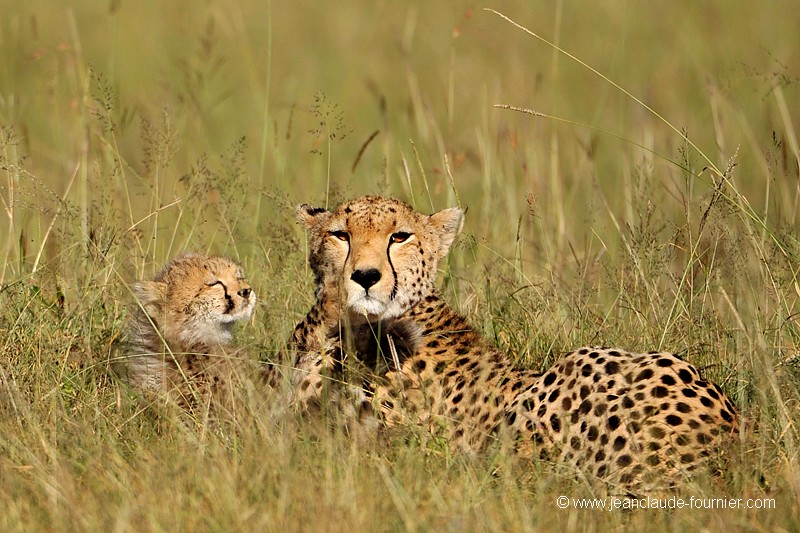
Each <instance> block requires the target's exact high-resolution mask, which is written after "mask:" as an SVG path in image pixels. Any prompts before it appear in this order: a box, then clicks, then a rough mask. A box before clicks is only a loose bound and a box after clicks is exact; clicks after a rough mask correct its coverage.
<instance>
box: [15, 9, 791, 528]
mask: <svg viewBox="0 0 800 533" xmlns="http://www.w3.org/2000/svg"><path fill="white" fill-rule="evenodd" d="M485 7H490V8H493V9H496V10H497V11H499V12H502V14H503V15H505V16H506V17H508V18H510V19H512V20H513V21H515V22H516V23H517V24H519V25H520V26H522V27H518V26H516V25H514V24H513V23H512V22H511V21H509V20H506V19H505V18H504V17H503V16H500V15H499V14H498V13H494V12H491V11H487V10H485V9H484V8H485ZM0 12H2V15H0V207H1V208H2V210H1V211H0V530H2V531H35V530H45V531H62V530H64V531H72V530H77V531H82V530H99V531H235V530H241V531H259V530H268V531H275V530H280V531H287V530H289V531H294V530H306V531H314V530H327V531H354V530H392V531H397V530H436V531H461V530H471V531H482V530H503V531H540V530H541V531H553V530H556V529H558V530H561V531H606V530H609V529H620V530H621V529H628V528H630V529H644V528H647V529H648V530H650V531H668V530H676V531H683V530H712V531H713V530H723V529H728V530H756V531H781V530H783V531H797V530H798V528H800V518H798V516H800V504H798V501H799V500H800V467H799V466H798V453H800V442H798V440H799V439H800V434H799V433H798V427H799V426H798V425H799V424H800V412H798V406H799V404H800V355H798V354H800V348H799V346H798V345H799V344H800V280H799V279H798V273H799V272H800V239H799V238H798V237H799V236H800V176H799V175H798V165H799V164H800V151H798V133H799V132H798V129H799V128H798V127H799V126H800V54H798V40H797V28H798V26H800V11H799V10H798V9H797V6H796V5H795V4H794V3H793V2H783V1H776V2H749V1H734V2H725V3H721V2H702V3H701V2H657V3H652V2H636V1H627V2H622V1H621V2H613V3H605V2H603V3H595V2H591V3H590V2H581V3H576V2H561V1H553V2H502V3H498V4H473V3H469V2H461V1H456V2H422V1H412V2H385V1H378V2H355V1H350V0H342V1H339V2H336V3H329V4H322V3H317V2H307V1H301V2H270V1H266V2H257V1H255V0H244V1H241V2H234V1H230V0H208V1H205V2H188V1H185V0H178V1H173V2H153V1H150V2H127V1H124V0H111V1H106V2H95V1H84V2H48V1H43V0H31V1H26V2H12V1H6V0H3V1H0ZM526 30H527V31H526ZM497 106H505V107H497ZM367 193H378V194H386V195H393V196H398V197H401V198H403V199H405V200H407V201H409V202H410V203H412V204H413V205H414V206H415V207H416V208H417V209H419V210H422V211H426V212H432V211H433V210H438V209H441V208H444V207H449V206H455V205H460V206H462V207H463V208H466V209H467V210H468V211H467V222H466V226H465V231H464V234H463V235H462V236H461V238H460V240H459V241H458V243H457V245H456V246H455V249H454V250H453V252H452V253H451V255H450V258H449V261H448V263H447V264H446V265H444V268H443V272H442V273H441V275H440V281H441V282H442V285H443V288H444V292H445V294H446V295H447V298H448V300H449V301H450V302H451V303H452V304H453V306H455V307H457V308H458V309H460V310H461V311H462V312H464V313H465V314H467V315H468V316H469V317H470V318H471V320H472V321H473V323H474V324H475V325H476V326H477V327H478V328H479V329H481V330H482V331H483V332H484V333H485V335H487V336H488V337H489V338H491V339H492V340H493V341H494V342H495V343H496V344H497V345H498V346H500V347H502V348H503V349H505V350H507V351H508V353H509V356H510V357H514V358H516V359H517V361H518V363H519V364H520V365H523V366H527V367H530V368H532V369H534V370H542V369H544V368H546V367H547V366H548V365H549V364H551V363H552V362H553V360H554V359H555V358H557V357H558V356H559V355H560V354H562V353H564V352H565V351H567V350H569V349H571V348H574V347H577V346H580V345H585V344H600V345H616V346H621V347H624V348H628V349H631V350H641V351H647V350H654V349H664V350H671V351H674V352H677V353H680V354H682V355H683V356H684V357H685V358H687V359H688V360H689V361H691V362H692V363H694V364H695V365H696V366H698V367H699V368H701V369H702V370H703V372H704V373H705V374H706V375H708V376H709V377H711V378H712V379H713V380H715V381H716V382H717V383H719V384H720V385H721V386H722V388H723V389H724V390H725V391H726V392H727V393H728V394H729V395H730V396H731V398H732V399H733V400H734V401H735V403H736V404H737V405H738V406H739V407H740V409H741V411H742V415H743V420H744V427H745V429H744V431H743V432H742V434H741V436H740V437H737V438H736V440H735V442H733V443H732V444H731V446H730V447H729V449H726V450H725V451H724V452H723V453H721V456H720V457H719V458H718V459H717V460H715V461H713V463H714V464H713V465H712V466H713V467H715V468H716V469H717V470H718V472H717V475H714V476H711V475H709V476H700V477H699V478H698V479H697V480H696V482H693V483H691V484H689V485H688V486H686V487H684V488H683V489H682V490H681V492H680V494H679V495H680V496H682V497H685V498H686V499H688V498H689V497H691V496H695V497H703V498H745V499H747V498H769V499H770V500H771V501H772V502H773V503H772V505H773V506H774V508H773V509H766V510H763V509H762V510H758V509H739V510H731V509H675V510H668V511H665V510H652V509H651V510H636V511H630V512H622V511H614V512H608V511H600V510H580V509H575V508H574V506H572V505H570V506H569V508H567V509H563V510H562V509H559V508H558V507H557V506H556V498H557V497H558V496H559V495H567V496H570V497H576V498H578V497H594V496H597V497H604V496H605V492H604V491H603V489H602V488H598V487H597V486H596V485H595V484H593V483H591V482H590V481H589V480H587V479H586V478H585V477H582V476H581V475H580V473H579V472H575V471H574V470H571V469H567V468H565V467H561V466H558V465H551V464H546V463H544V462H542V463H541V464H536V465H533V467H531V466H530V465H522V464H519V463H517V462H516V461H515V459H514V457H513V456H512V455H510V454H507V453H504V451H503V450H499V451H495V452H492V453H490V454H487V455H486V456H481V457H463V456H459V455H455V454H452V453H449V452H448V448H447V445H446V443H434V444H431V443H429V442H425V441H423V440H419V439H415V438H414V436H413V435H409V436H406V437H404V438H398V439H396V440H393V441H390V442H384V443H369V442H363V441H356V440H352V439H350V438H348V436H347V435H344V434H341V433H340V432H338V431H336V430H331V431H329V430H327V429H325V426H324V424H321V425H320V424H314V423H313V422H308V421H303V420H295V419H292V418H291V417H287V416H285V415H282V414H281V412H282V410H281V406H276V405H274V404H273V403H270V402H265V401H263V400H262V399H260V398H259V397H258V395H257V394H254V395H253V398H252V401H251V402H250V403H249V404H248V408H247V409H245V410H243V411H242V412H241V413H239V418H238V419H237V421H236V425H235V428H233V429H231V430H230V431H211V430H207V429H208V428H205V427H203V426H202V425H201V424H200V425H198V424H187V423H186V422H185V420H182V419H181V418H180V417H179V416H175V415H174V414H168V413H162V414H161V415H155V414H153V412H151V411H150V410H142V409H140V407H139V405H140V404H139V403H137V402H136V401H133V399H132V394H131V391H130V390H128V389H127V388H126V387H125V386H124V385H123V384H120V383H119V382H117V381H116V380H115V379H114V378H113V377H112V375H111V374H110V372H109V370H108V360H109V358H110V357H112V356H113V351H112V347H113V344H114V342H115V340H116V339H117V338H118V337H119V334H120V327H121V325H122V322H123V321H124V318H125V316H126V313H127V311H128V309H129V305H130V303H131V300H132V297H131V293H130V289H129V287H130V283H131V282H132V281H134V280H136V279H141V278H143V277H149V276H152V275H153V274H154V273H155V272H156V271H157V269H158V268H159V267H160V265H161V264H163V263H164V262H165V261H166V260H168V259H169V258H171V257H173V256H175V255H177V254H180V253H182V252H185V251H199V252H207V253H218V254H224V255H227V256H229V257H232V258H234V259H235V260H237V261H239V262H241V263H242V264H243V265H244V266H245V269H246V271H247V273H248V276H249V279H250V281H251V282H252V284H253V286H254V288H255V290H256V291H257V293H258V298H259V305H258V308H257V311H256V313H255V317H254V318H253V319H252V320H251V321H250V322H249V323H247V324H246V325H244V326H242V327H240V328H239V329H238V330H237V338H238V341H239V342H240V343H241V344H243V345H245V346H247V347H248V349H249V350H250V353H251V355H252V357H253V358H258V359H260V360H263V361H265V362H275V361H276V360H277V359H276V356H277V353H278V351H279V350H280V348H281V347H282V346H283V344H284V342H285V340H286V339H287V337H288V335H289V332H290V331H291V329H292V327H293V325H294V324H295V323H296V322H297V321H298V320H299V319H300V318H301V317H302V316H303V315H304V313H305V312H306V311H307V309H308V308H309V306H310V305H311V302H312V301H313V292H314V287H313V280H312V277H311V275H310V272H309V271H308V268H307V267H306V264H305V253H306V250H305V236H304V234H303V231H302V230H301V229H300V228H299V227H298V225H296V224H295V222H294V219H293V208H294V206H295V205H296V204H297V203H300V202H311V203H317V204H319V205H328V206H333V205H335V204H336V203H337V202H339V201H340V200H342V199H345V198H349V197H352V196H357V195H362V194H367ZM156 410H157V409H156ZM423 442H425V444H422V443H423Z"/></svg>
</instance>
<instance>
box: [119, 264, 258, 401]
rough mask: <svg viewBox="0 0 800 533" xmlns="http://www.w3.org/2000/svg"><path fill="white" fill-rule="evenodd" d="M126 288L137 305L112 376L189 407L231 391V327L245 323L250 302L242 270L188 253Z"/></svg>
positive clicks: (234, 361)
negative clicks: (155, 273) (242, 321)
mask: <svg viewBox="0 0 800 533" xmlns="http://www.w3.org/2000/svg"><path fill="white" fill-rule="evenodd" d="M132 290H133V295H134V297H135V299H136V304H135V307H134V309H133V312H132V314H131V316H130V317H129V319H128V321H127V323H126V324H125V328H124V334H123V335H124V338H123V342H122V345H121V347H122V353H121V357H120V358H119V360H118V361H117V363H116V364H115V365H114V366H115V368H114V369H115V370H116V371H117V373H118V374H119V375H120V376H122V377H123V378H125V379H126V380H127V381H128V382H129V383H130V384H131V385H132V386H133V387H134V388H137V389H139V390H141V391H143V392H148V393H149V392H157V393H167V394H168V395H169V396H171V397H173V398H174V399H176V400H177V401H178V403H179V404H180V405H182V406H183V407H186V408H189V409H192V408H194V407H196V406H197V405H198V404H207V402H208V401H210V399H211V397H214V396H219V395H220V394H227V393H229V392H230V391H227V390H226V389H227V383H228V381H229V379H230V377H231V376H232V373H233V371H234V370H235V369H236V367H237V366H239V363H238V362H237V361H239V360H240V358H237V357H232V355H234V354H233V352H235V350H234V349H233V348H232V347H231V341H232V328H233V324H234V323H235V322H238V321H241V320H247V319H248V318H249V317H250V315H251V314H252V312H253V308H254V307H255V303H256V295H255V292H253V290H252V289H251V288H250V285H248V283H247V282H246V281H245V279H244V272H243V270H242V268H241V267H240V266H239V265H237V264H236V263H234V262H233V261H231V260H229V259H226V258H224V257H208V256H204V255H198V254H187V255H184V256H181V257H179V258H177V259H175V260H173V261H170V262H169V263H167V264H166V266H164V268H163V269H162V270H161V272H159V273H158V274H157V275H156V276H155V278H153V280H152V281H140V282H137V283H135V284H134V285H133V287H132Z"/></svg>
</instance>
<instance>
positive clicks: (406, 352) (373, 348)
mask: <svg viewBox="0 0 800 533" xmlns="http://www.w3.org/2000/svg"><path fill="white" fill-rule="evenodd" d="M298 218H299V220H300V221H301V222H302V223H303V224H304V225H305V226H306V228H307V229H308V231H309V239H310V250H311V252H310V259H309V260H310V264H311V268H312V270H313V271H314V273H315V275H316V280H317V302H316V304H315V305H314V307H313V308H312V309H311V311H310V312H309V314H308V316H307V317H306V319H305V320H304V321H302V322H301V323H300V324H298V326H297V328H296V329H295V332H294V335H293V337H292V342H291V344H292V346H293V347H294V348H295V350H296V353H297V360H296V363H297V367H298V372H299V373H300V378H298V387H297V396H298V398H297V401H298V403H300V404H301V405H304V406H307V405H308V404H310V403H313V402H315V401H316V402H318V401H321V400H320V399H321V398H323V397H325V395H324V394H322V392H321V391H324V390H325V389H326V387H325V385H326V383H333V384H335V383H338V382H340V381H343V380H345V378H346V375H345V373H344V372H343V369H344V368H346V366H347V362H348V361H358V363H359V364H360V365H361V366H362V367H366V368H367V369H368V370H369V374H368V375H367V377H366V378H365V379H364V382H363V391H364V396H363V398H362V399H361V400H360V401H361V402H362V403H361V409H362V410H363V411H365V412H372V411H373V409H374V414H375V416H377V418H378V419H379V420H380V421H381V423H382V424H384V425H386V426H398V425H409V424H410V425H414V426H419V427H422V428H424V429H425V430H426V432H428V433H430V434H432V435H437V436H441V437H443V438H445V439H447V441H448V442H449V443H450V445H451V447H453V448H455V449H460V450H464V451H480V450H485V449H487V448H488V447H490V446H492V445H493V444H494V443H496V442H497V441H498V440H502V441H506V442H508V443H510V444H511V445H512V446H513V448H514V449H515V450H516V451H517V452H518V453H519V454H520V455H522V456H526V457H533V456H538V457H546V458H550V459H554V460H563V461H567V462H571V463H573V464H576V465H579V466H580V467H582V468H584V469H586V470H588V471H590V472H591V473H593V474H596V475H597V476H598V477H599V478H602V479H606V480H609V481H616V482H622V483H625V484H633V483H635V482H638V481H640V480H641V478H642V477H645V476H647V475H649V474H651V473H652V474H657V475H661V476H667V477H669V478H671V477H673V476H676V475H679V474H682V473H686V472H689V471H691V470H693V469H695V468H696V467H697V466H698V465H700V464H701V463H702V462H703V460H704V459H705V458H706V457H708V456H709V455H711V454H713V451H714V449H715V447H716V446H717V444H718V443H719V442H720V440H721V438H722V437H725V436H728V435H729V434H731V433H733V432H735V431H737V428H738V420H737V419H738V414H737V410H736V408H735V407H734V406H733V404H732V403H731V401H730V400H729V399H728V398H727V396H726V395H725V394H724V393H723V391H722V390H720V388H719V387H718V386H717V385H715V384H713V383H711V382H709V381H707V380H705V379H703V378H702V377H701V375H700V373H699V372H698V371H697V369H696V368H695V367H693V366H692V365H690V364H689V363H687V362H685V361H683V360H682V359H681V358H680V357H678V356H676V355H673V354H670V353H657V352H652V353H648V354H635V353H630V352H627V351H624V350H619V349H608V348H593V347H587V348H581V349H579V350H577V351H574V352H572V353H569V354H567V355H565V356H563V357H561V358H560V359H559V360H558V361H557V362H556V363H555V364H554V365H553V366H552V367H551V368H549V369H548V370H547V371H546V372H544V373H542V374H539V373H535V372H532V371H530V370H527V369H519V368H516V367H515V366H514V365H513V364H512V363H511V361H510V359H509V357H507V356H506V355H505V354H503V353H501V352H500V351H498V350H497V349H496V348H495V347H493V346H492V345H490V344H489V343H488V342H487V341H485V340H484V339H483V338H482V337H481V336H480V335H479V334H478V333H477V332H476V331H475V330H474V329H473V328H472V327H471V326H470V324H469V323H468V322H467V321H466V320H465V319H464V317H462V316H461V315H460V314H459V313H457V312H455V311H454V310H453V309H451V308H450V307H449V305H448V304H447V303H446V302H445V301H444V300H443V299H442V297H441V295H440V294H439V292H438V290H437V289H436V286H435V279H436V273H437V265H438V262H439V260H440V259H442V258H443V257H444V256H445V255H446V254H447V252H448V250H449V248H450V245H451V243H452V242H453V240H454V239H455V237H456V235H457V234H458V232H459V231H460V229H461V225H462V218H463V217H462V212H461V211H460V210H458V209H446V210H444V211H440V212H439V213H435V214H433V215H430V216H428V215H424V214H422V213H419V212H417V211H415V210H414V209H412V208H411V207H410V206H408V205H406V204H405V203H402V202H399V201H397V200H393V199H388V198H381V197H374V196H368V197H364V198H358V199H355V200H352V201H350V202H347V203H345V204H343V205H341V206H339V207H338V208H337V209H336V210H334V211H332V212H329V211H326V210H324V209H319V208H312V207H310V206H307V205H302V206H300V207H299V208H298ZM359 385H361V383H359Z"/></svg>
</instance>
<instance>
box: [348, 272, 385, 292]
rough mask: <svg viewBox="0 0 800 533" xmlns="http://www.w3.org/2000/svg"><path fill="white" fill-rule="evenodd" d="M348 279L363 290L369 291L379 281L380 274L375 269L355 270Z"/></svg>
mask: <svg viewBox="0 0 800 533" xmlns="http://www.w3.org/2000/svg"><path fill="white" fill-rule="evenodd" d="M350 279H352V280H353V281H355V282H356V283H358V284H359V285H361V286H362V287H364V289H365V290H369V288H370V287H372V286H373V285H375V284H376V283H378V281H379V280H380V279H381V273H380V271H379V270H378V269H377V268H368V269H366V270H356V271H354V272H353V273H352V274H351V275H350Z"/></svg>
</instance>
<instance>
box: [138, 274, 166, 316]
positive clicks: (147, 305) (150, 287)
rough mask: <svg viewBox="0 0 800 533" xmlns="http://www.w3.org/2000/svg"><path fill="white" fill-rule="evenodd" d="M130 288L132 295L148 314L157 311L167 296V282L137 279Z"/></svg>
mask: <svg viewBox="0 0 800 533" xmlns="http://www.w3.org/2000/svg"><path fill="white" fill-rule="evenodd" d="M131 290H132V291H133V297H134V298H136V300H137V301H138V303H139V304H140V305H141V306H142V307H143V308H144V310H145V311H147V313H148V314H153V313H154V312H155V311H157V310H158V309H159V308H160V307H161V303H162V302H164V300H166V298H167V284H166V283H162V282H160V281H137V282H136V283H134V284H133V286H132V287H131Z"/></svg>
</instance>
